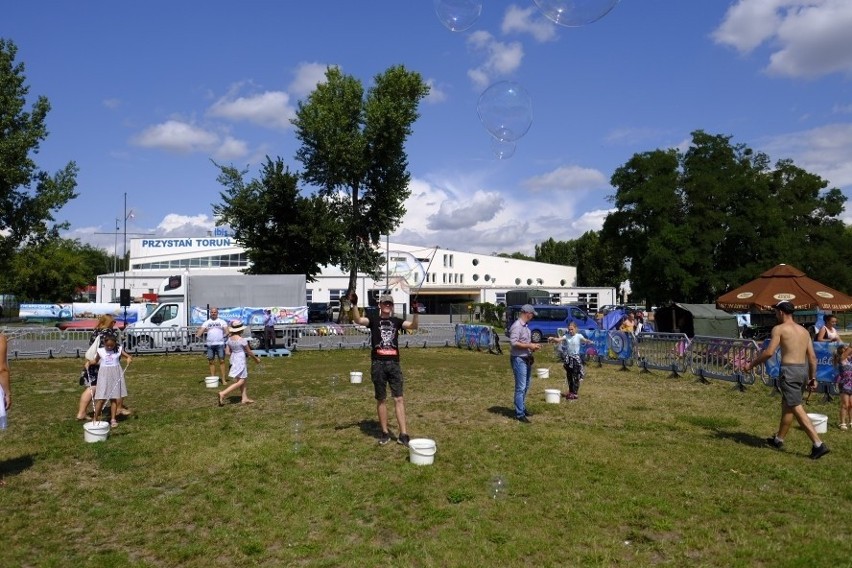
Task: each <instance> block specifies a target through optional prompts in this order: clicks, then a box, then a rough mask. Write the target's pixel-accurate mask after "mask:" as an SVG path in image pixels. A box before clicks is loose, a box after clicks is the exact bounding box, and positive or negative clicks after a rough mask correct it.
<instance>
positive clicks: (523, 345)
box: [509, 304, 541, 424]
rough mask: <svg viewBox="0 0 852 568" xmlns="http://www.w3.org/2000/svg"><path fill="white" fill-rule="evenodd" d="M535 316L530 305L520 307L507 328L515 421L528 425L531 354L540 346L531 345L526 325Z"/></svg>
mask: <svg viewBox="0 0 852 568" xmlns="http://www.w3.org/2000/svg"><path fill="white" fill-rule="evenodd" d="M535 316H536V312H535V308H533V307H532V305H531V304H524V305H523V306H521V311H520V313H519V314H518V319H516V320H515V322H514V323H513V324H512V326H511V327H510V328H509V343H510V344H511V345H512V348H511V350H510V351H509V364H510V365H511V366H512V374H513V375H514V376H515V419H516V420H518V421H519V422H523V423H524V424H529V422H530V419H529V418H528V416H529V413H528V412H527V407H526V398H527V391H529V390H530V383H531V382H532V366H533V361H534V359H533V353H535V352H536V351H538V350H539V349H541V345H539V344H538V343H533V341H532V334H531V333H530V328H529V327H527V324H528V323H529V321H530V320H531V319H533V318H534V317H535Z"/></svg>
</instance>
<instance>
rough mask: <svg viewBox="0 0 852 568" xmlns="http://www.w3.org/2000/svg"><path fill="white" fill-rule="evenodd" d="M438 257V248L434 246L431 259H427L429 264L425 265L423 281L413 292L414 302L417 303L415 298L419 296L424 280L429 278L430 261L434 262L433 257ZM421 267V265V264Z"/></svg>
mask: <svg viewBox="0 0 852 568" xmlns="http://www.w3.org/2000/svg"><path fill="white" fill-rule="evenodd" d="M437 255H438V247H437V246H435V250H434V251H432V258H430V259H429V264H427V265H426V271H425V272H424V273H423V280H421V281H420V286H418V287H417V289H416V290H415V291H414V300H413V301H414V302H416V301H417V296H418V295H419V294H420V289H421V288H423V284H425V283H426V278H428V277H429V269H430V268H432V261H434V260H435V257H436V256H437ZM421 266H422V263H421Z"/></svg>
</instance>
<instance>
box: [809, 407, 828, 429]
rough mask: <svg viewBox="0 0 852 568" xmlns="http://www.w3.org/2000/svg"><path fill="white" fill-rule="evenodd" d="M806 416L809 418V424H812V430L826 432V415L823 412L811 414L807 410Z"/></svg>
mask: <svg viewBox="0 0 852 568" xmlns="http://www.w3.org/2000/svg"><path fill="white" fill-rule="evenodd" d="M808 418H810V419H811V424H813V425H814V430H816V431H817V434H825V433H826V432H828V416H826V415H825V414H811V413H810V412H809V413H808Z"/></svg>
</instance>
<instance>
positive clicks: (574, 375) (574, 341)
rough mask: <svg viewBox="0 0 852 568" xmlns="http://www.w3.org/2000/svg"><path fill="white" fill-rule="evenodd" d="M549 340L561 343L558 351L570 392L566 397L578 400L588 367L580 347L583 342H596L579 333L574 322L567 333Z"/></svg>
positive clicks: (569, 325)
mask: <svg viewBox="0 0 852 568" xmlns="http://www.w3.org/2000/svg"><path fill="white" fill-rule="evenodd" d="M548 341H550V342H552V343H559V346H558V347H557V348H556V351H557V353H558V355H559V358H560V359H562V361H563V363H562V368H563V369H565V380H566V382H567V383H568V394H566V395H565V397H566V398H567V399H568V400H577V399H578V398H579V397H580V395H579V393H580V381H582V380H583V377H585V376H586V368H585V366H584V365H583V360H582V358H581V357H580V347H582V346H583V344H588V343H594V341H592V340H590V339H586V338H585V337H583V335H582V334H580V333H577V326H576V324H574V322H571V323H570V324H568V333H567V334H565V335H564V336H562V337H561V338H556V337H551V338H550V339H548Z"/></svg>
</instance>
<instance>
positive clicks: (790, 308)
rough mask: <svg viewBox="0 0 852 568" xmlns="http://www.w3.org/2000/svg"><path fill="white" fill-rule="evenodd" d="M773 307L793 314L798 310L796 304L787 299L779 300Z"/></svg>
mask: <svg viewBox="0 0 852 568" xmlns="http://www.w3.org/2000/svg"><path fill="white" fill-rule="evenodd" d="M772 307H773V308H775V309H776V310H781V311H782V312H784V313H785V314H792V313H793V312H795V311H796V306H794V305H793V302H790V301H787V300H781V301H780V302H778V303H777V304H775V305H774V306H772Z"/></svg>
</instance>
